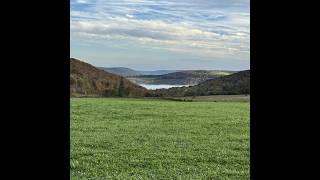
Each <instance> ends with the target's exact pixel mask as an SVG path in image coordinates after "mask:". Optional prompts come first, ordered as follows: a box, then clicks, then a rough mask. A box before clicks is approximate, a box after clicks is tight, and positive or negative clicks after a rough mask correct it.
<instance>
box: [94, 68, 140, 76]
mask: <svg viewBox="0 0 320 180" xmlns="http://www.w3.org/2000/svg"><path fill="white" fill-rule="evenodd" d="M98 68H99V69H102V70H104V71H106V72H109V73H112V74H116V75H119V76H123V77H126V76H140V75H142V74H141V73H140V72H139V71H136V70H133V69H130V68H125V67H112V68H106V67H98Z"/></svg>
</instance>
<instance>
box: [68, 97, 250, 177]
mask: <svg viewBox="0 0 320 180" xmlns="http://www.w3.org/2000/svg"><path fill="white" fill-rule="evenodd" d="M249 108H250V105H249V103H248V102H176V101H166V100H156V99H154V100H152V99H149V100H145V99H144V100H143V99H121V98H72V99H71V159H70V163H71V167H70V172H71V179H237V180H238V179H249V177H250V176H249V167H250V164H249V162H250V161H249V155H250V154H249V148H250V146H249Z"/></svg>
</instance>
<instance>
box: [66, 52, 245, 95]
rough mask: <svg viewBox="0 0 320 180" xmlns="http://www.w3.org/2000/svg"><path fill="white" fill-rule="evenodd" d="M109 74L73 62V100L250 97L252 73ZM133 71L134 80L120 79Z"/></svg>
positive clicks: (124, 70) (216, 71)
mask: <svg viewBox="0 0 320 180" xmlns="http://www.w3.org/2000/svg"><path fill="white" fill-rule="evenodd" d="M107 70H108V69H107ZM107 70H102V68H97V67H94V66H92V65H90V64H88V63H85V62H82V61H80V60H77V59H74V58H71V59H70V94H71V96H101V97H194V96H210V95H238V94H250V70H246V71H239V72H235V71H220V70H188V71H176V72H170V73H165V71H154V72H153V73H161V72H162V73H165V74H161V75H137V73H136V72H137V71H134V70H131V69H128V68H121V71H122V72H119V69H117V74H115V73H112V72H111V70H109V71H110V72H109V71H107ZM113 70H115V69H113ZM129 71H130V73H131V76H125V77H124V76H121V75H119V74H120V73H125V74H126V75H129ZM138 73H139V72H138ZM133 74H135V75H133ZM139 74H141V73H139ZM141 84H145V85H148V86H154V87H156V86H157V85H159V86H160V87H163V88H162V89H157V88H145V87H147V86H145V87H143V86H141ZM174 86H179V87H174Z"/></svg>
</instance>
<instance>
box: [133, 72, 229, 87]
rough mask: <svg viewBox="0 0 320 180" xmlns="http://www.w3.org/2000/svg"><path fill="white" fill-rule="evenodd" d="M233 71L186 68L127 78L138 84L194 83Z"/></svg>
mask: <svg viewBox="0 0 320 180" xmlns="http://www.w3.org/2000/svg"><path fill="white" fill-rule="evenodd" d="M232 73H234V72H233V71H218V70H211V71H209V70H187V71H179V72H173V73H169V74H164V75H143V76H131V77H128V79H129V80H131V81H132V82H135V83H138V84H171V85H196V84H199V83H201V82H204V81H206V80H209V79H214V78H217V77H221V76H225V75H230V74H232Z"/></svg>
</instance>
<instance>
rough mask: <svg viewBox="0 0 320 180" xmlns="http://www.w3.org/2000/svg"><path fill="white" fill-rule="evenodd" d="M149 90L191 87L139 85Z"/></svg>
mask: <svg viewBox="0 0 320 180" xmlns="http://www.w3.org/2000/svg"><path fill="white" fill-rule="evenodd" d="M139 85H140V86H143V87H145V88H147V89H150V90H154V89H169V88H172V87H182V86H189V85H171V84H139Z"/></svg>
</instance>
